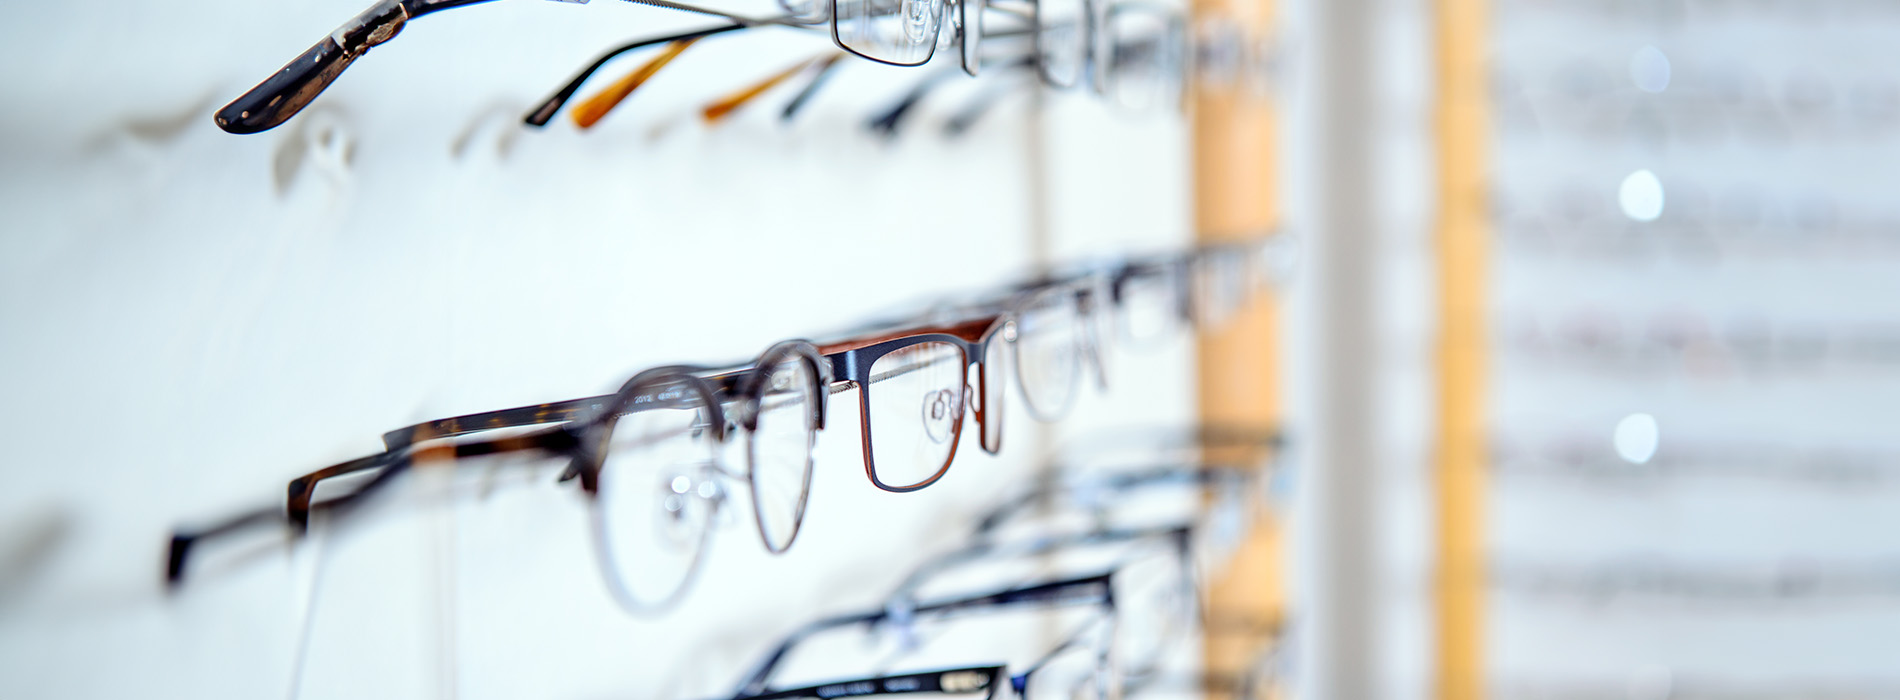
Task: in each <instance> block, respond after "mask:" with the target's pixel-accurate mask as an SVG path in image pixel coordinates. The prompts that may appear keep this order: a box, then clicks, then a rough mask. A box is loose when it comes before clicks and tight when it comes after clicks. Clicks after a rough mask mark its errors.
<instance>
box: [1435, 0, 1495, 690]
mask: <svg viewBox="0 0 1900 700" xmlns="http://www.w3.org/2000/svg"><path fill="white" fill-rule="evenodd" d="M1436 10H1437V11H1436V13H1435V17H1434V22H1435V25H1436V26H1435V27H1434V34H1435V40H1436V42H1437V47H1438V48H1437V51H1438V53H1437V75H1438V88H1439V94H1438V105H1437V110H1436V114H1435V115H1434V116H1435V118H1436V120H1437V123H1436V125H1435V126H1436V129H1437V134H1436V136H1437V140H1438V149H1439V151H1438V156H1439V157H1438V183H1439V188H1440V190H1439V208H1438V211H1439V220H1438V303H1439V309H1438V315H1439V333H1440V335H1439V339H1438V348H1437V350H1438V352H1437V361H1438V367H1437V372H1438V406H1437V409H1438V411H1437V412H1438V421H1439V434H1438V440H1437V454H1436V455H1435V456H1434V459H1435V465H1436V469H1437V479H1436V491H1437V517H1438V523H1437V542H1436V549H1437V552H1436V554H1437V561H1438V565H1439V571H1438V577H1437V582H1436V583H1437V585H1436V589H1435V592H1434V595H1435V596H1436V601H1435V607H1436V609H1437V611H1436V616H1437V620H1436V635H1437V639H1436V644H1434V645H1433V648H1434V649H1435V650H1436V652H1437V654H1438V658H1437V664H1436V665H1437V696H1438V697H1439V698H1441V699H1442V700H1475V699H1476V698H1480V697H1482V696H1483V695H1484V522H1485V520H1484V512H1485V478H1484V476H1485V475H1484V468H1485V465H1484V445H1485V421H1484V410H1485V408H1484V392H1485V373H1484V364H1485V342H1486V339H1485V332H1486V331H1485V318H1484V309H1485V289H1486V282H1487V278H1486V275H1487V274H1488V269H1489V268H1488V265H1487V260H1488V251H1487V250H1486V247H1487V245H1486V244H1487V236H1488V231H1487V223H1486V212H1487V206H1486V204H1485V197H1486V189H1487V188H1486V181H1485V178H1486V173H1487V171H1488V167H1487V164H1488V158H1489V151H1488V149H1487V148H1486V143H1487V138H1488V128H1489V125H1488V123H1487V120H1486V104H1487V100H1488V94H1487V92H1486V89H1485V61H1484V55H1485V51H1484V48H1485V46H1486V45H1487V44H1488V37H1487V34H1486V28H1487V25H1486V21H1485V12H1486V7H1485V0H1439V2H1438V4H1437V7H1436Z"/></svg>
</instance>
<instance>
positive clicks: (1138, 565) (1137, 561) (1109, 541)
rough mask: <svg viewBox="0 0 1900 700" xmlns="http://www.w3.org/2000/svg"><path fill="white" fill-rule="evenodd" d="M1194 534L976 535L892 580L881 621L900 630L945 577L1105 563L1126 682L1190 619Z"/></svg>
mask: <svg viewBox="0 0 1900 700" xmlns="http://www.w3.org/2000/svg"><path fill="white" fill-rule="evenodd" d="M1194 538H1195V527H1194V526H1193V525H1191V524H1174V525H1165V526H1159V527H1148V528H1138V529H1126V530H1105V531H1097V532H1085V533H1065V534H1056V535H1052V536H1045V537H1034V538H1028V539H1023V540H1016V541H1007V542H977V543H975V544H972V545H970V546H968V547H965V548H963V549H960V550H956V551H952V552H948V553H945V554H942V555H939V556H937V557H934V558H932V559H930V560H929V561H926V562H925V563H924V564H923V565H921V566H919V567H918V568H917V569H916V570H915V571H913V572H912V573H911V575H910V576H909V577H907V578H906V579H905V580H904V581H903V583H901V584H899V586H898V587H897V589H896V590H895V591H894V592H893V593H892V594H891V596H890V598H889V600H888V602H886V604H885V608H886V610H887V611H888V612H889V613H890V622H889V624H891V625H892V626H895V627H898V628H899V629H907V626H908V625H909V624H910V623H911V621H912V620H913V619H914V617H915V611H917V610H919V609H920V608H918V607H917V601H918V599H919V593H920V592H921V591H924V590H926V589H929V588H933V587H942V586H943V585H944V582H945V581H950V582H953V584H952V585H954V582H956V581H958V580H967V579H969V578H972V577H976V578H981V579H985V580H990V581H994V580H996V579H998V578H1008V577H1011V576H1020V575H1023V574H1032V575H1037V576H1044V577H1046V576H1047V567H1048V566H1050V565H1052V564H1054V565H1056V566H1059V567H1065V568H1067V569H1070V570H1073V569H1074V568H1078V567H1080V568H1094V569H1100V568H1103V567H1106V568H1109V569H1110V570H1112V571H1113V572H1114V578H1113V579H1112V581H1111V584H1112V593H1113V597H1114V599H1115V601H1116V606H1117V607H1116V611H1117V612H1116V624H1115V630H1114V632H1113V635H1114V637H1115V646H1116V649H1117V653H1118V655H1119V656H1118V661H1117V665H1118V667H1119V669H1120V671H1119V673H1120V675H1121V676H1122V677H1123V678H1124V679H1125V681H1134V680H1136V679H1139V678H1144V677H1146V676H1148V675H1150V674H1152V673H1154V672H1155V671H1156V670H1157V669H1158V668H1160V666H1161V664H1162V661H1163V660H1164V659H1165V657H1166V655H1167V654H1168V652H1170V651H1172V650H1173V649H1174V648H1176V646H1177V645H1178V643H1179V642H1180V641H1181V640H1182V639H1184V638H1185V637H1186V635H1187V633H1188V632H1189V631H1190V630H1192V629H1193V628H1194V626H1195V624H1194V623H1195V620H1196V619H1197V618H1198V616H1199V612H1200V597H1199V595H1198V590H1199V586H1198V583H1197V581H1198V577H1197V576H1196V575H1195V565H1194V558H1193V554H1192V552H1193V541H1194Z"/></svg>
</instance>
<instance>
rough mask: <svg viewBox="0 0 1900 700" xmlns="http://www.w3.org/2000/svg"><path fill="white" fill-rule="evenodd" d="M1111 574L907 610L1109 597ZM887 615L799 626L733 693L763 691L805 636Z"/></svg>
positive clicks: (932, 611)
mask: <svg viewBox="0 0 1900 700" xmlns="http://www.w3.org/2000/svg"><path fill="white" fill-rule="evenodd" d="M1110 577H1111V574H1097V575H1094V576H1084V577H1081V578H1074V579H1067V580H1063V581H1053V582H1049V583H1041V584H1037V585H1033V586H1026V587H1022V588H1012V589H1010V590H1006V591H999V592H997V593H990V594H986V595H979V596H974V597H970V598H961V599H956V600H948V601H941V602H935V603H930V604H926V605H919V606H917V607H915V608H912V609H910V612H911V614H913V615H922V614H933V615H934V614H949V613H956V612H961V611H964V610H969V609H972V608H986V607H1000V606H1005V605H1019V604H1033V603H1060V602H1064V601H1067V600H1070V599H1072V598H1075V597H1076V596H1078V595H1089V596H1092V597H1090V598H1089V600H1090V601H1095V600H1111V599H1112V592H1111V591H1110V589H1109V585H1108V583H1109V579H1110ZM889 617H890V612H889V611H888V610H878V611H875V612H867V613H859V614H855V615H839V616H836V617H829V618H824V619H820V620H816V621H813V622H811V623H809V624H806V625H805V626H804V627H800V628H798V629H797V630H795V631H793V632H792V633H791V634H790V635H788V636H786V638H785V640H784V641H782V642H780V643H779V645H778V646H777V647H774V648H773V650H772V653H771V654H769V655H767V656H766V657H765V660H764V661H762V662H760V663H759V664H758V666H756V667H755V668H754V670H753V671H752V672H751V673H749V674H747V675H746V678H745V681H744V682H743V683H741V684H740V685H739V690H738V691H737V693H736V694H737V695H741V696H745V695H753V694H757V693H762V692H765V687H766V683H767V682H768V681H770V680H771V678H772V673H773V671H776V670H777V669H778V664H779V662H781V661H783V660H784V658H785V655H786V654H788V653H790V652H791V650H792V648H793V647H796V646H797V645H798V643H799V642H801V641H804V640H805V639H806V638H807V637H810V636H812V635H814V634H817V633H819V632H823V631H825V630H829V629H836V628H839V627H847V626H850V625H858V624H863V625H871V624H876V623H879V622H883V621H884V620H886V619H889Z"/></svg>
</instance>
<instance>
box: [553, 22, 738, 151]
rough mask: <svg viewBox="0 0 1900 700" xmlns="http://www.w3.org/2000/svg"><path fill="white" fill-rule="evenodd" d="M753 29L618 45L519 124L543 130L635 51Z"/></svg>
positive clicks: (709, 30) (717, 29) (733, 26)
mask: <svg viewBox="0 0 1900 700" xmlns="http://www.w3.org/2000/svg"><path fill="white" fill-rule="evenodd" d="M756 26H760V24H756V23H746V22H734V23H732V24H726V25H721V26H717V27H708V28H706V29H698V30H694V31H690V32H684V33H680V34H674V35H671V36H662V37H654V38H651V39H640V40H637V41H632V42H628V43H626V44H622V45H620V46H616V47H614V48H613V49H610V50H608V51H607V52H606V53H603V54H601V55H600V57H598V58H595V59H594V62H593V63H590V64H588V66H587V67H586V68H583V69H581V72H579V73H576V74H575V75H574V77H573V78H572V79H569V80H568V81H567V84H566V85H563V86H561V89H559V90H556V91H555V92H554V94H552V95H549V96H548V98H547V99H545V100H542V101H541V104H540V105H539V106H537V107H535V108H534V110H533V111H530V112H528V115H527V116H525V117H522V118H521V121H522V123H524V124H527V125H528V126H535V127H542V126H547V125H548V122H550V121H553V119H554V114H555V113H556V112H559V111H561V107H563V106H565V105H566V104H567V102H568V100H571V99H574V93H576V92H580V89H581V85H584V84H586V83H587V80H588V79H589V78H592V77H594V74H595V73H598V72H600V69H601V68H602V67H604V66H606V65H607V62H609V61H612V60H614V59H616V58H619V57H620V56H621V55H623V54H626V53H629V52H633V51H638V50H640V49H644V48H646V47H649V46H656V45H659V44H670V43H672V42H675V41H685V40H688V39H700V38H704V37H709V36H712V35H714V34H724V33H726V32H736V31H740V30H744V29H750V28H752V27H756Z"/></svg>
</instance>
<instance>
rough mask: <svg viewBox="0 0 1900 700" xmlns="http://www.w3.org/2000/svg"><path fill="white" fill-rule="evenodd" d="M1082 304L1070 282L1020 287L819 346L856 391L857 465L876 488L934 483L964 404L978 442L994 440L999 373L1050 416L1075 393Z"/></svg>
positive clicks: (1036, 410)
mask: <svg viewBox="0 0 1900 700" xmlns="http://www.w3.org/2000/svg"><path fill="white" fill-rule="evenodd" d="M1082 326H1083V323H1082V312H1081V307H1080V306H1079V305H1078V304H1077V302H1076V290H1075V288H1074V287H1073V286H1072V285H1066V284H1065V285H1052V286H1048V287H1041V288H1037V289H1033V290H1029V291H1027V292H1025V293H1022V294H1020V295H1017V296H1015V297H1014V298H1013V299H1011V300H1010V301H1008V302H1004V303H1003V304H1002V305H1001V308H1000V309H998V308H997V307H996V306H994V305H992V306H991V308H990V309H989V310H987V311H982V312H977V313H975V314H974V315H966V316H965V317H963V318H952V319H949V320H945V321H941V322H934V323H929V324H925V325H921V326H909V327H903V328H898V329H895V330H889V331H882V332H874V333H869V334H862V335H858V336H857V337H854V338H852V339H850V340H845V341H841V342H837V343H833V344H829V345H825V346H823V347H822V350H823V351H824V352H825V353H826V357H827V358H828V359H830V360H831V362H832V366H833V368H834V372H835V374H836V376H837V378H838V379H839V380H840V381H844V382H849V383H850V384H851V385H852V386H855V387H856V388H857V389H858V408H859V414H860V416H862V420H861V427H862V437H863V446H864V468H865V472H866V474H867V475H868V476H869V477H870V479H871V482H872V483H873V484H876V485H877V487H878V488H881V489H884V490H886V491H899V492H902V491H915V490H917V489H921V488H924V487H926V486H929V485H931V484H932V483H935V482H936V481H937V480H938V479H940V478H942V477H943V475H944V473H945V472H946V471H948V470H949V468H950V464H951V462H952V461H953V460H954V459H955V458H956V450H957V444H958V442H959V440H958V438H959V437H960V436H961V435H962V433H963V417H964V413H965V411H966V407H967V410H968V412H969V413H971V414H974V415H975V417H976V421H977V425H978V429H979V432H980V436H979V437H980V439H979V440H978V443H979V444H980V445H981V446H982V448H983V449H984V450H985V451H987V452H990V453H992V454H994V453H996V452H998V451H1000V450H1001V449H1002V445H1003V420H1002V410H1003V404H1004V401H1003V395H1004V385H1005V383H1006V382H1005V379H1004V378H1005V377H1007V376H1009V374H1011V372H1010V370H1011V369H1012V368H1013V369H1014V375H1015V376H1016V377H1017V379H1018V382H1017V383H1018V388H1019V389H1020V392H1021V395H1022V397H1023V399H1024V403H1025V404H1026V405H1027V407H1028V409H1029V413H1030V415H1031V416H1033V417H1035V418H1038V419H1040V420H1055V419H1058V418H1060V417H1061V416H1062V415H1064V414H1065V413H1066V412H1067V411H1068V409H1069V407H1070V405H1071V403H1072V399H1073V398H1074V395H1075V388H1076V384H1077V379H1078V377H1079V375H1080V366H1081V362H1082V359H1081V356H1082V347H1083V342H1084V341H1083V340H1082V333H1083V332H1084V331H1083V328H1082Z"/></svg>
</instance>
